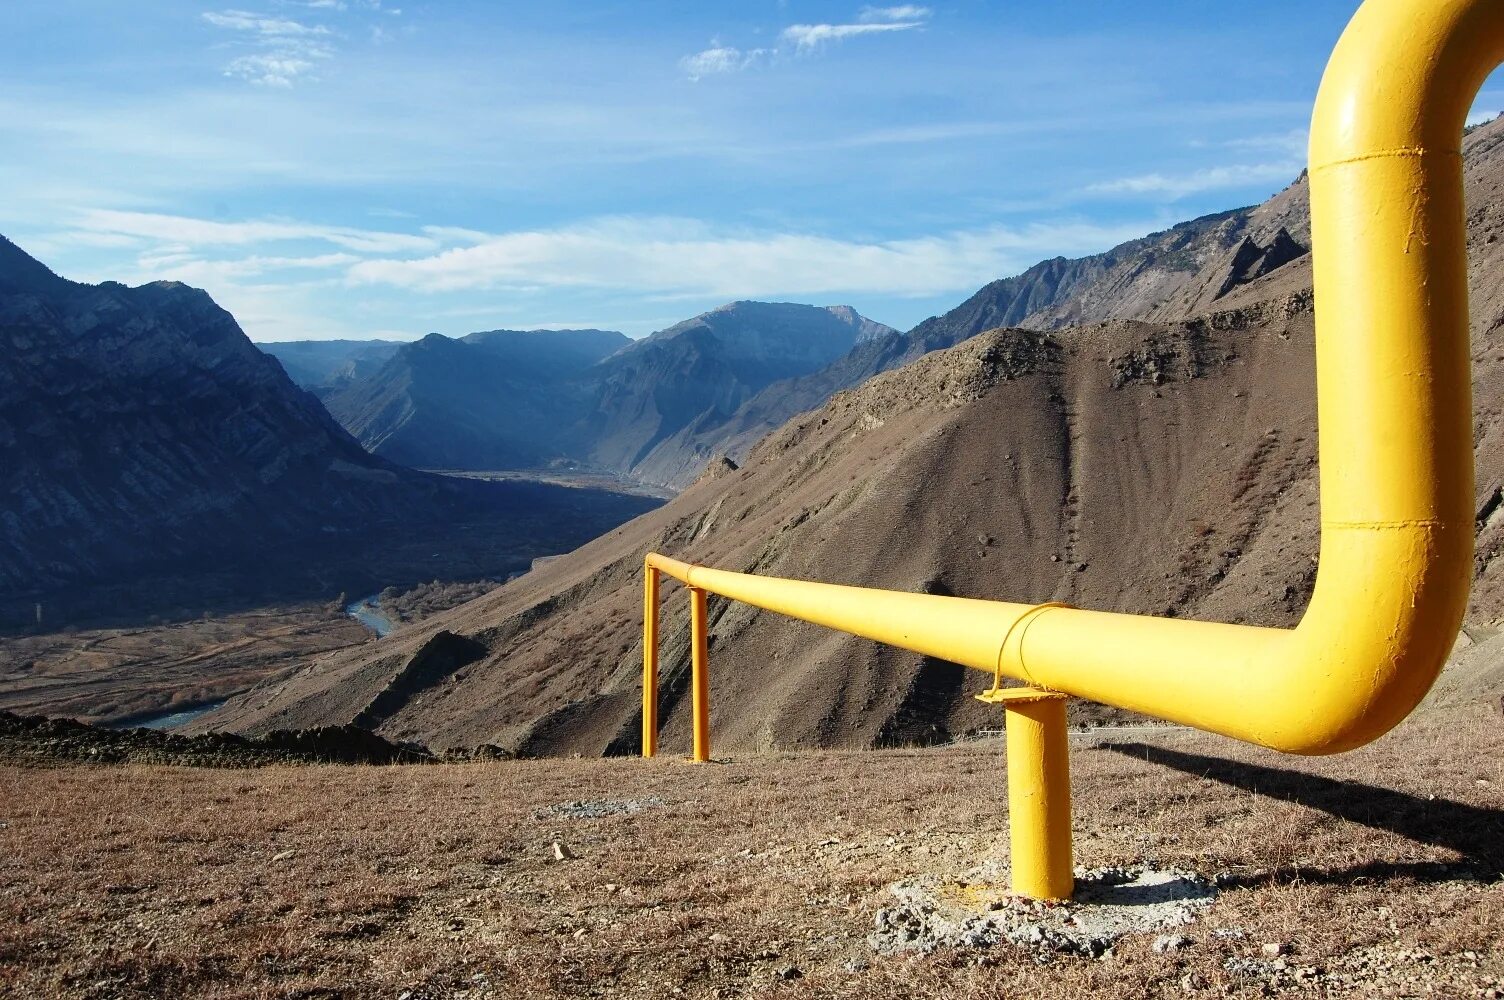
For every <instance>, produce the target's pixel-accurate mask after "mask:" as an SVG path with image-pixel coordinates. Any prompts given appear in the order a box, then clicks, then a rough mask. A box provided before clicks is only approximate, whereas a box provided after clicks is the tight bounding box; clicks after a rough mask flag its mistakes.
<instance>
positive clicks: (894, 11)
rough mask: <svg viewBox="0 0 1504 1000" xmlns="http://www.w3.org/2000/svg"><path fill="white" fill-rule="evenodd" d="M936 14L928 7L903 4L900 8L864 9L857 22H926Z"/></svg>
mask: <svg viewBox="0 0 1504 1000" xmlns="http://www.w3.org/2000/svg"><path fill="white" fill-rule="evenodd" d="M932 14H934V11H932V10H930V9H929V8H928V7H920V6H919V5H917V4H902V5H900V6H898V7H863V8H862V12H861V13H860V14H858V15H857V20H858V21H861V22H863V23H864V24H873V23H878V22H883V21H925V20H928V19H929V18H930V16H931V15H932Z"/></svg>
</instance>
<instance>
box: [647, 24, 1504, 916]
mask: <svg viewBox="0 0 1504 1000" xmlns="http://www.w3.org/2000/svg"><path fill="white" fill-rule="evenodd" d="M1500 62H1504V3H1501V2H1500V0H1367V2H1366V3H1364V4H1363V6H1362V7H1361V8H1360V9H1359V10H1358V12H1357V14H1356V15H1355V16H1354V17H1353V20H1352V22H1351V24H1350V25H1349V26H1348V28H1347V31H1346V32H1345V33H1344V34H1343V36H1342V39H1341V41H1340V42H1339V43H1338V45H1337V48H1336V51H1335V52H1334V53H1333V55H1332V58H1331V62H1330V63H1329V64H1328V66H1327V71H1326V75H1325V77H1324V78H1323V80H1322V83H1321V90H1320V93H1319V95H1318V97H1317V101H1316V110H1315V115H1314V118H1313V121H1312V125H1311V150H1310V163H1311V168H1310V185H1311V229H1312V243H1313V255H1314V256H1313V265H1314V271H1315V287H1316V374H1317V385H1318V399H1317V412H1318V419H1319V422H1320V431H1321V442H1320V460H1321V470H1320V473H1321V563H1320V568H1319V572H1318V573H1317V577H1316V585H1315V591H1314V593H1313V594H1312V597H1311V603H1310V606H1309V607H1308V608H1307V610H1306V614H1305V616H1304V617H1303V618H1302V619H1301V622H1300V624H1299V625H1298V626H1297V627H1296V628H1294V629H1271V628H1258V627H1252V626H1246V625H1224V624H1217V623H1212V622H1194V621H1185V620H1181V619H1167V618H1153V617H1146V616H1139V615H1124V614H1115V613H1110V612H1103V611H1087V610H1081V609H1077V608H1068V607H1060V606H1048V607H1046V606H1033V605H1027V604H1009V603H1003V602H997V601H978V600H969V599H965V598H956V597H938V596H931V595H924V594H908V593H897V592H892V591H880V590H870V589H865V588H859V587H845V586H836V585H831V584H821V583H810V582H805V581H800V580H784V579H778V578H772V577H760V576H752V575H748V574H743V573H731V572H726V571H723V570H715V569H709V568H706V567H702V566H692V565H690V564H687V563H683V562H680V561H678V560H674V559H669V558H667V557H664V556H660V555H657V554H652V555H649V556H648V557H647V569H648V574H649V577H650V578H653V579H654V580H655V579H656V573H657V572H658V571H661V572H663V573H666V574H667V575H669V576H672V577H674V578H675V579H678V580H681V581H683V582H684V583H685V584H687V585H688V586H689V587H691V588H693V589H694V590H695V591H709V592H710V593H715V594H719V595H721V596H723V597H727V598H730V599H732V600H737V601H743V602H746V603H748V604H752V605H755V606H756V607H759V608H763V609H766V610H769V611H775V612H778V613H780V614H785V615H789V616H791V617H793V618H798V619H801V620H803V621H809V622H814V623H816V624H820V625H826V626H829V627H831V628H834V629H839V630H841V631H844V632H849V633H851V634H853V635H858V636H864V637H866V638H869V639H875V640H877V641H879V642H884V643H887V644H889V645H893V646H899V647H901V648H904V649H909V650H913V651H915V652H918V653H922V654H925V655H927V656H933V657H937V658H939V659H944V660H949V661H952V662H955V663H960V664H964V665H966V666H968V667H974V668H976V669H978V670H985V671H987V672H989V673H991V672H997V673H998V674H1000V675H1007V676H1009V677H1012V678H1015V679H1017V680H1020V681H1023V682H1024V683H1025V684H1027V685H1029V688H1030V689H1032V691H1033V693H1034V694H1037V695H1055V696H1056V697H1045V698H1043V699H1042V700H1023V701H1020V700H1019V698H1015V697H1013V692H1011V691H1008V692H1001V693H999V694H995V695H993V696H992V698H991V699H990V700H998V701H1002V702H1003V703H1004V705H1005V707H1007V708H1009V709H1010V711H1009V726H1008V729H1009V755H1008V756H1009V761H1008V764H1009V782H1010V810H1011V812H1012V816H1011V822H1012V826H1013V848H1014V857H1013V879H1014V888H1015V890H1016V891H1018V892H1021V893H1023V894H1025V895H1032V896H1037V897H1041V898H1061V897H1067V896H1069V895H1070V893H1071V889H1072V875H1071V867H1070V866H1071V849H1070V821H1069V774H1068V768H1067V762H1066V759H1065V756H1066V755H1065V749H1064V713H1063V711H1060V712H1058V714H1057V713H1056V711H1055V709H1054V708H1048V709H1033V708H1031V709H1030V714H1029V715H1028V716H1021V714H1020V712H1021V710H1022V708H1023V706H1024V705H1025V704H1027V705H1033V706H1037V705H1054V706H1057V707H1058V706H1059V704H1060V702H1059V698H1058V695H1074V696H1077V697H1081V698H1090V699H1092V700H1093V701H1098V702H1103V703H1106V704H1110V705H1117V706H1119V707H1121V708H1125V709H1130V710H1132V711H1136V712H1140V713H1143V714H1145V715H1151V716H1157V717H1159V718H1161V719H1166V720H1169V721H1171V722H1178V723H1182V724H1185V725H1188V726H1194V727H1196V728H1197V729H1203V730H1206V731H1208V732H1213V733H1220V734H1222V735H1224V736H1230V737H1232V738H1234V739H1239V740H1244V741H1247V742H1249V743H1256V744H1259V745H1262V746H1266V747H1271V748H1273V749H1276V750H1281V751H1285V752H1287V753H1298V754H1328V753H1337V752H1340V751H1343V750H1350V749H1353V748H1354V747H1358V746H1361V745H1363V744H1364V743H1367V742H1369V741H1371V740H1374V739H1376V738H1378V737H1379V736H1381V735H1383V734H1384V733H1385V732H1387V731H1388V730H1389V729H1391V728H1393V727H1394V726H1395V725H1396V724H1398V723H1399V722H1400V720H1402V719H1403V718H1405V716H1406V715H1408V714H1409V713H1410V712H1411V710H1413V709H1414V708H1415V706H1416V705H1417V704H1418V703H1419V702H1420V700H1421V698H1422V697H1424V696H1425V694H1426V692H1427V691H1428V690H1429V689H1430V687H1431V684H1432V683H1433V682H1434V681H1435V679H1436V675H1437V674H1438V673H1439V672H1440V670H1441V667H1442V664H1443V663H1444V662H1445V659H1446V656H1447V653H1448V651H1449V650H1450V649H1451V646H1452V643H1453V642H1454V640H1455V639H1456V636H1457V630H1458V628H1459V627H1460V625H1461V622H1462V615H1463V611H1464V609H1465V606H1466V603H1467V594H1468V586H1469V582H1470V580H1471V575H1472V550H1473V457H1472V402H1471V383H1470V378H1469V355H1468V315H1467V267H1466V264H1467V261H1466V247H1465V242H1464V237H1465V220H1464V212H1463V204H1462V151H1461V136H1462V128H1463V123H1464V121H1465V119H1466V116H1467V113H1468V110H1469V108H1470V106H1471V102H1472V100H1473V98H1474V97H1475V96H1476V94H1477V92H1478V90H1479V88H1480V87H1481V86H1482V84H1483V81H1484V79H1485V78H1486V77H1487V75H1488V74H1489V73H1490V72H1491V71H1492V70H1493V69H1494V68H1495V67H1496V66H1498V65H1499V64H1500ZM649 586H650V587H651V586H653V584H652V583H650V584H649ZM649 638H650V639H651V640H652V648H651V649H649V648H647V644H646V643H645V649H644V659H645V661H646V660H648V659H651V660H652V661H653V662H654V663H655V664H656V656H657V650H656V634H655V632H654V631H650V633H649ZM697 690H698V689H697ZM1025 694H1026V693H1025V692H1021V693H1020V696H1024V695H1025ZM1010 702H1011V703H1012V704H1010ZM699 718H700V713H699V712H698V711H697V712H696V719H697V721H698V720H699ZM1020 718H1026V719H1027V720H1028V721H1027V723H1026V724H1024V725H1020V724H1019V719H1020ZM1015 727H1017V728H1018V731H1019V738H1018V739H1017V740H1016V741H1015V739H1014V735H1013V734H1014V730H1015ZM644 733H645V734H646V716H644ZM655 736H656V733H655ZM707 740H708V733H707ZM696 742H697V746H698V744H699V741H698V739H697V741H696ZM645 746H646V743H645ZM1012 786H1018V787H1019V788H1020V789H1021V793H1022V797H1021V798H1018V799H1015V798H1014V796H1013V793H1012V791H1011V788H1012Z"/></svg>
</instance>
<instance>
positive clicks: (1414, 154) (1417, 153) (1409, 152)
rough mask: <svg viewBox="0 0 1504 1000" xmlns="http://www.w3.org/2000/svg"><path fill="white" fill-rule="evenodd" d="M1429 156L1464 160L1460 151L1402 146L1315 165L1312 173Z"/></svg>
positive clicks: (1311, 169) (1312, 167)
mask: <svg viewBox="0 0 1504 1000" xmlns="http://www.w3.org/2000/svg"><path fill="white" fill-rule="evenodd" d="M1427 156H1452V157H1456V158H1457V159H1459V160H1460V159H1462V150H1460V149H1427V148H1426V147H1424V146H1401V147H1398V148H1396V149H1381V150H1379V151H1378V152H1375V153H1359V154H1358V155H1357V156H1346V157H1343V158H1342V159H1340V160H1327V161H1325V162H1324V163H1318V164H1314V165H1312V166H1311V168H1310V172H1311V173H1313V174H1315V173H1320V172H1321V171H1323V170H1326V169H1329V168H1331V167H1340V166H1342V165H1343V164H1346V163H1362V162H1364V161H1365V160H1389V159H1407V158H1408V159H1412V160H1419V159H1422V158H1424V157H1427Z"/></svg>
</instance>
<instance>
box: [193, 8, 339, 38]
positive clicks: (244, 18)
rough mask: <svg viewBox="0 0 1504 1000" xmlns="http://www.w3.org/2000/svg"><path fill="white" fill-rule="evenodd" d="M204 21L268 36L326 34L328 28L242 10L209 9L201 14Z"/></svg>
mask: <svg viewBox="0 0 1504 1000" xmlns="http://www.w3.org/2000/svg"><path fill="white" fill-rule="evenodd" d="M201 16H202V17H203V19H204V20H205V21H208V22H209V23H210V24H212V25H214V26H215V27H218V28H229V29H231V30H232V31H248V32H251V33H253V34H256V35H261V36H263V37H270V38H299V37H307V36H309V35H327V34H329V33H330V32H329V29H328V28H326V27H324V26H322V25H311V26H310V25H306V24H303V23H301V22H299V21H294V20H291V19H289V18H282V17H265V16H262V15H259V14H252V13H250V12H249V11H244V10H222V11H217V12H214V11H211V12H209V13H206V14H203V15H201Z"/></svg>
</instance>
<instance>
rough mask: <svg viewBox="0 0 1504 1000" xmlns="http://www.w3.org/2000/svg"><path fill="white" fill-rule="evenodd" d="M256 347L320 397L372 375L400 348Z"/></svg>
mask: <svg viewBox="0 0 1504 1000" xmlns="http://www.w3.org/2000/svg"><path fill="white" fill-rule="evenodd" d="M256 346H257V347H259V348H261V350H263V351H265V352H266V353H267V354H270V355H271V356H272V357H274V358H276V359H277V360H278V361H280V362H281V363H282V370H283V371H285V372H287V375H288V377H289V378H291V379H292V380H293V381H294V382H296V383H297V384H298V385H300V386H302V387H303V388H305V389H311V390H313V392H315V393H316V394H318V395H320V396H323V395H326V394H328V392H329V391H331V390H333V389H336V388H339V387H340V386H343V385H348V384H349V383H351V382H354V381H356V380H358V379H362V378H365V377H366V376H367V375H370V374H372V373H374V372H375V371H376V370H377V369H379V368H380V367H381V366H382V365H383V364H385V363H386V361H387V359H388V358H390V357H391V356H392V355H393V354H396V353H397V351H398V350H399V349H400V348H401V347H402V344H401V342H400V341H395V340H290V341H284V342H282V343H276V344H257V345H256Z"/></svg>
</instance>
